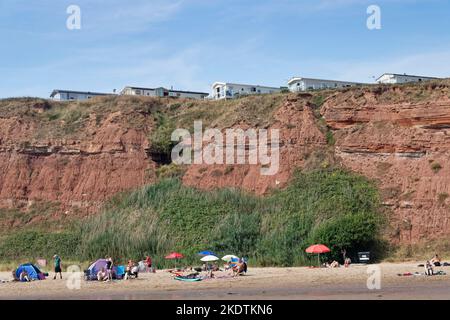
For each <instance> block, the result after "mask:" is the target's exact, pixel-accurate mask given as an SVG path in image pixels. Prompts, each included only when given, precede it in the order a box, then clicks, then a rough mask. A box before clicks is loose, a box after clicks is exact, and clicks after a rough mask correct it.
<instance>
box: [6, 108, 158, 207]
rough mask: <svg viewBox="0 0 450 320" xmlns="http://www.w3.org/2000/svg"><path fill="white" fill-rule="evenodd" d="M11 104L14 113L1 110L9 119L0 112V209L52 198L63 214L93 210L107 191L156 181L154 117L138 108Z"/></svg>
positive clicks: (126, 188)
mask: <svg viewBox="0 0 450 320" xmlns="http://www.w3.org/2000/svg"><path fill="white" fill-rule="evenodd" d="M92 103H95V102H92ZM10 104H14V106H15V108H17V110H15V112H14V111H13V110H12V107H10V108H4V111H6V112H5V113H6V114H7V117H5V115H3V116H0V204H1V205H2V207H8V208H17V207H23V206H26V205H30V204H31V203H32V202H33V201H49V202H58V203H60V204H61V205H62V208H63V209H64V210H66V209H68V212H70V211H71V209H74V208H77V209H82V211H84V212H94V211H95V210H96V209H97V207H98V205H100V204H101V203H102V202H103V201H104V200H105V199H107V198H109V197H110V196H111V195H113V194H116V193H118V192H121V191H124V190H128V189H131V188H135V187H138V186H141V185H143V184H146V183H150V182H152V181H154V174H153V173H154V169H155V164H154V163H153V162H152V161H151V160H149V159H148V156H147V151H148V147H149V143H148V133H149V132H150V130H151V127H152V124H153V120H152V118H151V117H149V116H148V114H146V113H145V112H143V110H144V109H143V108H142V109H139V108H137V109H135V110H130V109H129V108H127V109H125V108H124V109H125V110H120V108H116V109H115V110H111V113H104V112H103V110H100V109H98V108H95V107H93V106H92V105H91V104H89V105H88V104H85V105H84V104H80V105H78V104H76V103H72V104H70V105H69V104H66V105H62V104H55V105H53V106H52V109H50V110H45V108H42V107H41V104H40V103H33V102H29V101H25V102H21V101H12V102H11V103H10ZM99 104H100V105H101V104H104V101H103V102H99ZM119 104H120V103H119ZM48 107H49V108H50V106H48ZM79 110H82V111H79ZM8 111H9V116H8ZM136 123H139V126H137V125H136Z"/></svg>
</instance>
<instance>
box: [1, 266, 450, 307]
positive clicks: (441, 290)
mask: <svg viewBox="0 0 450 320" xmlns="http://www.w3.org/2000/svg"><path fill="white" fill-rule="evenodd" d="M417 265H418V263H395V264H394V263H382V264H379V265H377V266H379V267H380V270H381V289H380V290H369V289H368V288H367V279H368V277H369V274H368V273H367V271H368V270H367V266H357V265H352V266H351V267H350V268H343V267H341V268H337V269H310V268H305V267H303V268H251V267H250V268H249V272H248V275H246V276H241V277H238V278H219V279H213V280H204V281H200V282H193V283H190V282H181V281H176V280H174V279H173V277H172V275H171V274H170V273H168V272H166V271H163V270H161V271H158V272H157V273H156V274H141V275H140V277H139V279H136V280H134V279H133V280H128V281H112V282H106V283H105V282H102V283H99V282H97V281H92V282H85V281H84V280H81V288H80V289H79V290H70V289H68V288H67V277H68V274H64V275H63V277H64V279H63V280H59V279H58V280H53V279H52V278H49V279H47V280H45V281H34V282H31V283H17V282H16V283H0V299H46V300H47V299H52V300H53V299H181V300H190V299H193V300H205V299H233V300H235V299H432V300H439V299H450V267H442V268H436V270H443V271H445V272H447V273H449V275H444V276H432V277H426V276H407V277H405V276H403V277H399V276H398V275H397V274H398V273H405V272H412V273H414V272H416V271H418V272H423V268H418V267H417ZM216 274H217V275H218V276H219V277H222V276H223V277H226V274H225V273H216ZM51 276H52V274H51ZM8 278H10V275H9V273H0V279H8Z"/></svg>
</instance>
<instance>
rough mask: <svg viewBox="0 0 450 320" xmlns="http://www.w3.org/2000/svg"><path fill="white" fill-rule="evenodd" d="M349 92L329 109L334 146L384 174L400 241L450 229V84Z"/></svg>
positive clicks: (359, 165) (352, 163)
mask: <svg viewBox="0 0 450 320" xmlns="http://www.w3.org/2000/svg"><path fill="white" fill-rule="evenodd" d="M382 89H383V90H382V91H380V90H372V91H366V92H363V91H358V92H348V93H346V94H343V95H335V96H333V97H331V98H330V99H328V100H327V102H326V103H325V104H324V106H323V108H322V114H323V116H324V118H325V119H326V121H327V124H328V125H329V126H330V127H331V128H332V129H334V130H335V136H336V146H335V154H336V156H337V157H338V158H339V159H340V160H341V162H342V164H343V165H344V166H346V167H347V168H349V169H351V170H353V171H357V172H359V173H362V174H364V175H366V176H368V177H370V178H373V179H376V180H377V181H378V182H379V186H380V188H381V193H382V195H383V199H384V203H385V205H387V206H389V207H391V208H392V210H393V213H394V214H393V216H392V218H391V226H392V230H391V238H392V240H394V241H397V242H401V243H409V242H416V241H418V240H423V239H439V238H441V239H442V238H444V237H445V236H448V235H449V232H450V221H449V219H450V201H449V200H450V199H448V197H449V194H450V161H449V155H450V131H449V129H450V95H449V90H448V87H447V86H446V85H444V84H432V83H430V84H425V85H417V86H409V87H392V88H389V87H387V88H384V87H383V88H382Z"/></svg>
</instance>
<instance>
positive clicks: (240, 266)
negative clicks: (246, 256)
mask: <svg viewBox="0 0 450 320" xmlns="http://www.w3.org/2000/svg"><path fill="white" fill-rule="evenodd" d="M245 266H246V263H245V262H237V263H236V265H235V266H234V267H233V276H234V277H237V276H240V275H241V274H243V273H244V271H245V270H246V267H245Z"/></svg>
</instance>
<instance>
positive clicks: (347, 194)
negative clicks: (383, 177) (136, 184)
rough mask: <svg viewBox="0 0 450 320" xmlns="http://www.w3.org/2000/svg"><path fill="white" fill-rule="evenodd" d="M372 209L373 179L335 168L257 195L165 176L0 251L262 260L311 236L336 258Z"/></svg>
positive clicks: (353, 245) (302, 258) (290, 252)
mask: <svg viewBox="0 0 450 320" xmlns="http://www.w3.org/2000/svg"><path fill="white" fill-rule="evenodd" d="M381 217H382V215H381V213H380V209H379V197H378V193H377V190H376V188H375V186H374V185H373V184H372V183H371V182H370V181H368V180H367V179H366V178H364V177H361V176H358V175H355V174H352V173H349V172H346V171H342V170H331V169H330V170H318V171H311V172H299V173H297V174H296V175H295V177H294V178H293V180H292V183H291V184H290V186H289V187H287V188H286V189H284V190H279V191H275V192H274V193H272V194H271V195H269V196H267V197H264V198H263V197H257V196H253V195H250V194H246V193H244V192H242V191H238V190H231V189H222V190H216V191H199V190H197V189H194V188H190V187H185V186H182V184H181V183H180V182H179V180H176V179H168V180H162V181H161V182H159V183H158V184H155V185H150V186H145V187H143V188H141V189H139V190H136V191H134V192H131V193H127V194H121V195H118V196H116V197H115V198H113V199H112V200H111V201H110V202H109V203H108V204H107V205H106V206H105V208H104V210H103V212H102V213H101V214H99V215H97V216H94V217H92V218H89V219H88V220H85V221H83V222H82V223H81V224H80V226H79V227H77V228H72V229H71V230H72V231H65V232H60V233H46V232H43V231H32V232H31V231H27V232H25V231H24V232H20V233H17V234H14V235H11V236H7V237H4V239H3V241H2V243H1V244H0V257H1V259H2V260H6V259H18V258H21V257H23V258H24V257H27V258H35V257H38V256H51V255H52V254H54V253H55V252H59V253H60V254H62V255H64V256H65V257H66V259H72V260H81V261H85V260H93V259H95V258H98V257H102V256H105V255H112V256H114V257H115V258H116V259H118V260H119V261H120V260H121V261H122V262H123V261H125V259H128V258H133V259H141V258H142V257H143V255H144V254H151V255H152V256H153V257H154V259H155V261H157V263H158V265H160V266H163V265H166V266H167V263H166V262H165V261H164V259H163V257H164V255H166V254H167V253H168V252H170V251H179V252H182V253H183V254H184V255H185V256H186V257H187V259H185V260H184V261H183V263H184V264H193V263H198V257H197V256H196V253H197V252H198V251H200V250H205V249H208V250H213V251H216V252H217V253H219V254H229V253H232V254H237V255H240V256H247V257H249V258H250V260H251V263H252V264H257V265H262V266H269V265H277V266H291V265H303V264H307V263H309V259H310V258H311V257H309V256H308V255H307V254H306V253H304V250H305V248H306V247H307V246H309V245H310V244H313V243H318V242H320V243H324V244H326V245H328V246H330V247H331V248H332V249H333V255H332V257H330V258H339V256H340V250H341V249H343V248H345V249H346V250H347V252H349V253H350V254H354V253H355V252H356V251H357V250H368V249H371V248H373V247H374V245H376V244H377V241H378V239H379V230H380V226H381V225H382V218H381Z"/></svg>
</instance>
